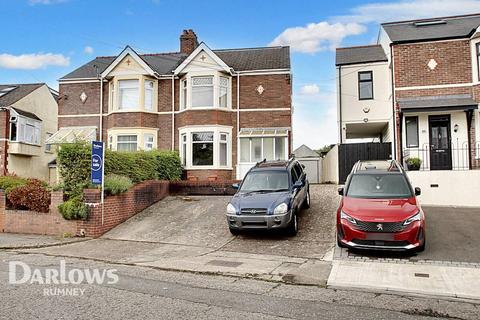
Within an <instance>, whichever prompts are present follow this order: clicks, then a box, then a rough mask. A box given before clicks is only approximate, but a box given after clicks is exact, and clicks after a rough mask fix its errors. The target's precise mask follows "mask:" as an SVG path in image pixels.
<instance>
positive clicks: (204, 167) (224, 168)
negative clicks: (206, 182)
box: [184, 166, 233, 170]
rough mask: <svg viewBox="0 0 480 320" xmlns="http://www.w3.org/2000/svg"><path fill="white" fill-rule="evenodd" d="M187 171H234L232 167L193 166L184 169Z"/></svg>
mask: <svg viewBox="0 0 480 320" xmlns="http://www.w3.org/2000/svg"><path fill="white" fill-rule="evenodd" d="M184 169H185V170H233V168H232V167H216V166H191V167H184Z"/></svg>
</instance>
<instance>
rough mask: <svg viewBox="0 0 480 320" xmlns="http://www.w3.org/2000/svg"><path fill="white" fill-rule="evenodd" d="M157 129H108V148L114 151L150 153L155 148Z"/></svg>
mask: <svg viewBox="0 0 480 320" xmlns="http://www.w3.org/2000/svg"><path fill="white" fill-rule="evenodd" d="M157 136H158V129H157V128H119V127H117V128H112V129H108V148H109V149H110V150H115V151H124V152H131V151H137V150H145V151H150V150H153V149H156V148H157Z"/></svg>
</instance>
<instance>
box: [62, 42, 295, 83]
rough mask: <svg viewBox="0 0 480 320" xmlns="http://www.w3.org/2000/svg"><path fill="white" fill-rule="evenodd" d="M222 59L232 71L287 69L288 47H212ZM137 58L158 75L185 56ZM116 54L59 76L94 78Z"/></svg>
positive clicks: (170, 68)
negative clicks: (218, 48) (216, 48)
mask: <svg viewBox="0 0 480 320" xmlns="http://www.w3.org/2000/svg"><path fill="white" fill-rule="evenodd" d="M213 52H215V54H217V55H218V56H219V57H220V59H222V61H223V62H225V63H226V64H227V65H228V66H230V67H232V68H233V69H234V70H235V71H247V70H268V69H290V49H289V47H264V48H246V49H223V50H213ZM140 57H141V58H142V59H143V60H144V61H145V62H146V63H147V64H148V65H149V66H150V67H151V68H152V69H153V70H154V71H156V72H157V73H158V74H160V75H167V74H172V72H173V70H175V68H176V67H177V66H179V65H180V64H181V63H182V62H183V60H185V59H186V58H187V57H188V55H186V54H183V53H179V52H174V53H159V54H143V55H140ZM115 58H116V57H113V56H112V57H97V58H95V59H93V60H91V61H89V62H87V63H86V64H84V65H83V66H81V67H79V68H77V69H76V70H74V71H72V72H70V73H69V74H67V75H65V76H64V77H62V78H61V79H77V78H79V79H81V78H95V77H97V70H96V69H95V67H94V66H97V67H98V73H102V72H103V71H104V70H105V69H106V68H107V67H108V66H109V65H110V64H111V63H112V62H113V61H114V60H115Z"/></svg>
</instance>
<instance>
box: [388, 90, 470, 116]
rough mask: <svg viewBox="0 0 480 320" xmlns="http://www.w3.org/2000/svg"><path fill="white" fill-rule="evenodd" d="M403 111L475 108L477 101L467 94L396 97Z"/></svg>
mask: <svg viewBox="0 0 480 320" xmlns="http://www.w3.org/2000/svg"><path fill="white" fill-rule="evenodd" d="M397 101H398V105H399V106H400V109H401V110H402V111H403V112H417V111H431V110H434V109H439V108H440V109H446V110H448V109H477V108H478V102H476V101H474V100H473V99H472V96H471V95H469V94H456V95H439V96H422V97H413V98H402V99H398V100H397Z"/></svg>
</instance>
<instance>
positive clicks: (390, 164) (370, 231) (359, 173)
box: [337, 160, 425, 251]
mask: <svg viewBox="0 0 480 320" xmlns="http://www.w3.org/2000/svg"><path fill="white" fill-rule="evenodd" d="M338 193H339V194H340V195H341V196H342V200H341V202H340V206H339V208H338V210H337V240H338V245H339V246H340V247H349V248H355V249H374V250H394V251H411V250H414V251H423V250H424V249H425V215H424V213H423V211H422V208H421V207H420V205H419V204H418V201H417V198H416V196H418V195H420V188H415V189H413V188H412V186H411V184H410V182H409V180H408V177H407V174H406V173H405V171H404V170H403V168H402V166H401V165H400V164H399V163H397V162H396V161H390V160H389V161H359V162H357V163H356V164H355V165H354V166H353V169H352V172H351V173H350V175H349V176H348V178H347V181H346V183H345V187H344V188H339V189H338Z"/></svg>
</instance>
